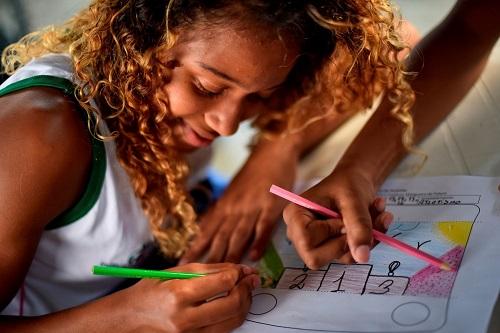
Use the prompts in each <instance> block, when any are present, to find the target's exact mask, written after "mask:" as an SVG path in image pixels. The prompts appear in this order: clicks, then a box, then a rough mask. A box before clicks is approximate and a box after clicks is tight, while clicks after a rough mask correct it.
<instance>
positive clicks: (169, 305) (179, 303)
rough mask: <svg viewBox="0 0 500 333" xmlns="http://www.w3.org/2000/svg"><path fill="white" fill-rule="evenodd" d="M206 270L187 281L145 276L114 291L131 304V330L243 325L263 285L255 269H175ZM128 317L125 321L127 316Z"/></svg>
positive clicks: (180, 268)
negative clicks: (252, 294)
mask: <svg viewBox="0 0 500 333" xmlns="http://www.w3.org/2000/svg"><path fill="white" fill-rule="evenodd" d="M172 270H176V271H177V270H178V271H183V272H197V273H200V272H201V273H207V275H206V276H202V277H199V278H193V279H188V280H169V281H160V280H153V279H143V280H141V281H139V282H138V283H137V284H135V285H134V286H132V287H130V288H128V289H125V290H123V291H120V292H118V293H117V294H113V295H111V296H110V297H115V295H116V297H117V298H118V299H120V303H121V304H120V305H121V307H122V308H123V307H129V310H131V313H130V314H131V316H130V318H129V320H130V321H131V323H128V325H129V328H130V331H134V329H132V328H135V329H136V330H139V329H140V330H141V331H144V332H217V333H219V332H230V331H231V330H233V329H235V328H236V327H238V326H240V325H241V324H242V323H243V321H244V319H245V317H246V314H247V312H248V310H249V308H250V304H251V292H252V290H253V289H254V288H256V287H257V286H258V285H259V284H260V279H259V277H258V275H257V274H256V271H255V270H254V269H253V268H250V267H248V266H243V265H235V264H211V265H207V264H188V265H184V266H178V267H176V268H175V269H172ZM125 321H127V319H125Z"/></svg>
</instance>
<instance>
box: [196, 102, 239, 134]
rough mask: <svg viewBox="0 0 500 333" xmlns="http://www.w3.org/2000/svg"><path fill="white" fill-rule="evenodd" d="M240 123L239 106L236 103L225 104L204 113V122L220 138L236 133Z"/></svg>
mask: <svg viewBox="0 0 500 333" xmlns="http://www.w3.org/2000/svg"><path fill="white" fill-rule="evenodd" d="M241 121H242V119H241V112H240V106H239V105H238V104H236V103H235V104H232V103H231V104H229V103H225V104H224V105H220V106H219V107H218V108H217V109H215V110H211V111H208V112H206V113H205V122H206V123H207V125H208V126H209V127H210V128H211V129H212V130H214V131H216V132H217V133H218V134H219V135H220V136H229V135H233V134H234V133H236V131H237V130H238V127H239V124H240V122H241Z"/></svg>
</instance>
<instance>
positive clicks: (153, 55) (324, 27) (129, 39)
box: [2, 0, 413, 257]
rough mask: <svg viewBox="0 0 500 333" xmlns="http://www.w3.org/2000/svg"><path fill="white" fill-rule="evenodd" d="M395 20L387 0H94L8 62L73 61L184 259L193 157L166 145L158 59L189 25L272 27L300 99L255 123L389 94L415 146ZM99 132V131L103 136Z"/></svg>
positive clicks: (165, 242)
mask: <svg viewBox="0 0 500 333" xmlns="http://www.w3.org/2000/svg"><path fill="white" fill-rule="evenodd" d="M393 13H394V12H393V8H392V7H391V6H390V4H389V3H388V1H385V0H344V1H341V0H337V1H320V0H316V1H313V0H311V1H264V0H249V1H233V0H220V1H203V0H199V1H195V0H162V1H160V0H157V1H153V0H94V1H93V2H92V3H91V4H90V6H89V7H88V8H87V9H85V10H83V11H82V12H80V13H79V14H77V15H76V16H75V17H73V18H72V19H71V20H69V21H68V22H66V23H65V24H63V25H62V26H58V27H48V28H46V29H44V30H41V31H38V32H34V33H32V34H29V35H27V36H25V37H23V38H22V39H21V40H20V41H19V42H17V43H15V44H12V45H10V46H9V47H7V48H6V49H5V50H4V52H3V54H2V64H3V66H4V70H5V72H6V73H8V74H11V73H13V72H14V71H15V70H16V69H17V68H19V67H20V66H23V65H24V64H26V63H27V62H28V61H30V60H31V59H33V58H35V57H38V56H41V55H43V54H46V53H68V54H69V55H70V56H71V58H72V61H73V65H74V70H75V76H76V79H77V81H78V82H82V84H80V85H78V86H77V87H76V90H75V96H76V98H77V99H78V101H79V103H80V104H81V106H82V107H83V108H84V109H85V110H87V112H88V113H89V115H92V117H89V119H95V120H96V122H98V121H99V120H105V121H106V124H107V126H108V127H109V128H110V130H111V131H112V133H111V135H110V136H107V137H105V138H104V139H106V138H108V137H113V138H114V140H116V147H117V157H118V160H119V161H120V163H121V165H122V166H123V167H124V168H125V170H126V171H127V173H128V175H129V177H130V180H131V183H132V186H133V189H134V191H135V194H136V196H137V197H138V198H139V199H140V200H141V203H142V207H143V209H144V211H145V214H146V215H147V217H148V219H149V221H150V228H151V231H152V233H153V236H154V237H155V239H156V241H157V242H158V244H159V245H160V248H161V250H162V252H163V253H164V254H165V255H167V256H170V257H179V256H180V255H181V254H182V253H183V251H184V250H185V248H186V247H187V245H188V242H189V241H190V240H191V239H192V237H193V236H194V235H195V234H196V232H197V230H198V228H197V224H196V222H195V220H196V214H195V212H194V210H193V208H192V204H191V202H190V198H189V195H188V194H187V192H186V188H185V180H186V177H187V174H188V167H187V164H186V161H185V159H184V158H183V156H182V154H181V153H179V152H178V151H176V150H175V149H173V148H169V146H168V145H167V144H166V143H168V142H170V140H171V136H172V125H173V124H174V123H175V121H176V119H175V118H174V117H173V116H172V114H171V112H170V108H169V104H168V100H165V98H163V97H162V95H161V93H160V89H159V87H160V86H161V85H162V84H165V82H168V80H169V78H170V76H171V69H170V68H169V67H168V66H167V65H166V64H163V63H162V62H161V61H160V60H159V55H160V53H161V52H162V51H164V50H166V49H168V48H171V47H172V46H173V45H174V44H175V41H176V38H177V36H178V34H180V33H182V31H183V30H182V29H183V28H186V27H190V26H193V25H203V24H205V25H217V24H227V23H228V22H229V23H236V22H238V21H241V20H243V19H245V20H250V21H251V22H253V23H254V24H256V25H261V26H265V27H270V28H272V29H274V31H275V32H276V36H277V37H278V38H282V37H283V36H284V35H286V38H284V39H285V40H287V39H289V38H292V40H293V41H294V42H297V43H298V44H299V45H300V48H301V56H300V59H299V60H298V61H297V63H296V65H295V66H294V68H293V69H292V72H291V73H290V75H289V77H288V79H287V85H286V89H287V91H286V93H287V95H288V96H294V97H293V98H292V101H291V102H290V103H285V104H284V106H283V107H282V108H276V109H275V110H274V109H273V111H270V112H269V113H266V114H262V115H260V116H258V117H257V118H256V119H255V121H254V124H255V126H257V127H258V128H260V129H261V130H263V131H267V132H276V131H278V130H277V128H279V131H283V128H286V129H288V130H290V129H292V130H293V129H294V128H295V129H296V128H303V127H304V126H306V125H307V124H309V123H310V122H312V121H315V120H317V119H320V118H321V117H324V116H325V115H326V114H329V113H331V112H343V111H345V110H351V109H356V110H358V109H359V110H361V109H363V108H366V107H368V106H370V105H371V104H372V103H373V101H374V99H375V97H376V96H377V95H379V94H380V93H381V92H382V91H384V92H385V93H386V94H388V96H389V98H390V100H391V101H392V102H393V104H394V108H393V114H394V115H395V116H396V117H397V118H398V119H400V120H401V121H402V122H403V123H404V124H405V125H406V130H405V132H404V135H403V142H404V144H405V146H407V147H410V146H411V143H412V139H411V138H412V132H413V130H412V126H413V123H412V117H411V115H410V113H409V110H410V107H411V105H412V103H413V92H412V90H411V88H410V86H409V85H408V83H407V82H406V81H405V78H404V71H403V68H402V66H401V64H400V62H399V61H398V60H397V54H398V53H399V52H400V51H401V50H402V49H403V48H404V44H403V43H402V41H401V39H400V37H399V36H398V34H397V33H396V26H395V22H396V20H395V17H394V14H393ZM278 95H279V94H278ZM280 96H281V95H280ZM92 100H94V101H95V102H96V103H97V104H98V106H99V109H97V108H94V107H92V105H91V101H92ZM277 122H278V123H281V124H283V123H284V124H286V126H276V123H277ZM89 126H90V124H89ZM94 126H95V127H94ZM96 126H97V124H95V123H94V124H92V127H94V128H91V130H92V132H93V133H95V134H96V135H99V133H97V132H96V128H97V127H96Z"/></svg>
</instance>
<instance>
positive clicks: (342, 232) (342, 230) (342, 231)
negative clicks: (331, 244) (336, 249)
mask: <svg viewBox="0 0 500 333" xmlns="http://www.w3.org/2000/svg"><path fill="white" fill-rule="evenodd" d="M340 233H341V234H342V235H345V234H346V233H347V230H346V229H345V227H342V229H340Z"/></svg>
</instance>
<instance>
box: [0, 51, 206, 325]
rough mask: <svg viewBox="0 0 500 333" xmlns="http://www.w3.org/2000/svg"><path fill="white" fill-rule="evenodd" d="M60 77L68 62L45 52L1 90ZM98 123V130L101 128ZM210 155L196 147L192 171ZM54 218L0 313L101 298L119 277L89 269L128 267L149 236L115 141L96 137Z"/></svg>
mask: <svg viewBox="0 0 500 333" xmlns="http://www.w3.org/2000/svg"><path fill="white" fill-rule="evenodd" d="M63 79H64V80H63ZM66 80H69V81H71V82H74V77H73V71H72V65H71V59H70V58H69V57H68V56H67V55H62V54H49V55H45V56H43V57H40V58H37V59H35V60H33V61H31V62H30V63H28V64H26V65H25V66H23V67H22V68H20V69H19V70H18V71H16V72H15V73H14V75H12V76H11V77H10V78H8V79H7V80H6V81H5V82H4V83H3V84H2V85H1V86H0V95H1V94H5V93H8V92H9V89H13V88H14V87H16V86H17V87H16V88H15V89H16V90H18V89H22V88H28V87H32V86H36V85H38V86H40V85H43V86H53V87H60V84H56V83H57V81H66ZM40 82H43V83H40ZM52 82H53V83H54V84H52ZM66 82H67V83H70V82H68V81H66ZM59 83H60V82H59ZM103 126H104V127H103V128H101V129H100V130H101V131H103V132H102V133H106V128H105V125H104V124H103ZM103 148H104V149H103ZM209 153H210V152H209V151H208V150H202V151H200V152H199V153H198V154H195V155H194V156H193V157H192V158H191V162H192V163H191V167H192V168H194V169H198V170H196V171H195V174H196V175H198V176H200V175H201V174H203V168H202V166H203V165H204V164H206V163H205V162H208V159H209ZM193 161H194V162H197V163H194V164H198V165H193ZM56 220H57V221H52V222H51V223H50V224H49V228H46V230H45V231H44V232H43V234H42V236H41V239H40V243H39V245H38V248H37V250H36V253H35V256H34V258H33V261H32V263H31V267H30V269H29V271H28V274H27V276H26V278H25V281H24V284H23V287H22V288H21V289H20V290H19V291H18V293H17V294H16V296H15V297H14V298H13V299H12V301H11V302H10V303H9V304H8V306H7V307H6V308H5V309H4V310H3V311H2V312H1V314H4V315H19V314H21V313H22V314H23V315H27V316H33V315H42V314H46V313H50V312H54V311H58V310H62V309H66V308H69V307H73V306H76V305H79V304H82V303H85V302H88V301H90V300H93V299H95V298H98V297H100V296H103V295H105V294H107V293H108V292H109V291H111V290H113V289H114V288H116V286H117V285H119V284H120V283H122V282H123V280H121V279H117V278H109V277H103V276H95V275H93V274H92V273H91V271H92V266H93V265H100V264H106V265H119V266H127V265H131V264H133V263H134V260H135V259H136V257H137V256H138V255H139V253H140V251H141V248H142V247H143V246H144V245H145V244H146V243H148V242H150V241H151V240H152V238H151V234H150V231H149V226H148V222H147V219H146V217H145V215H144V213H143V211H142V209H141V207H140V203H139V200H138V199H137V198H136V197H135V195H134V192H133V190H132V187H131V185H130V181H129V178H128V176H127V175H126V173H125V171H124V170H123V168H122V167H121V166H120V165H119V163H118V160H117V158H116V154H115V145H114V141H108V142H105V143H102V142H100V141H97V140H94V142H93V162H92V167H91V175H90V180H89V184H88V186H87V189H86V191H85V193H84V194H83V196H82V198H81V199H80V201H79V202H78V203H77V204H76V205H75V206H74V207H72V208H71V209H70V210H69V211H68V212H65V213H63V215H62V216H61V217H60V218H57V219H56Z"/></svg>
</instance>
